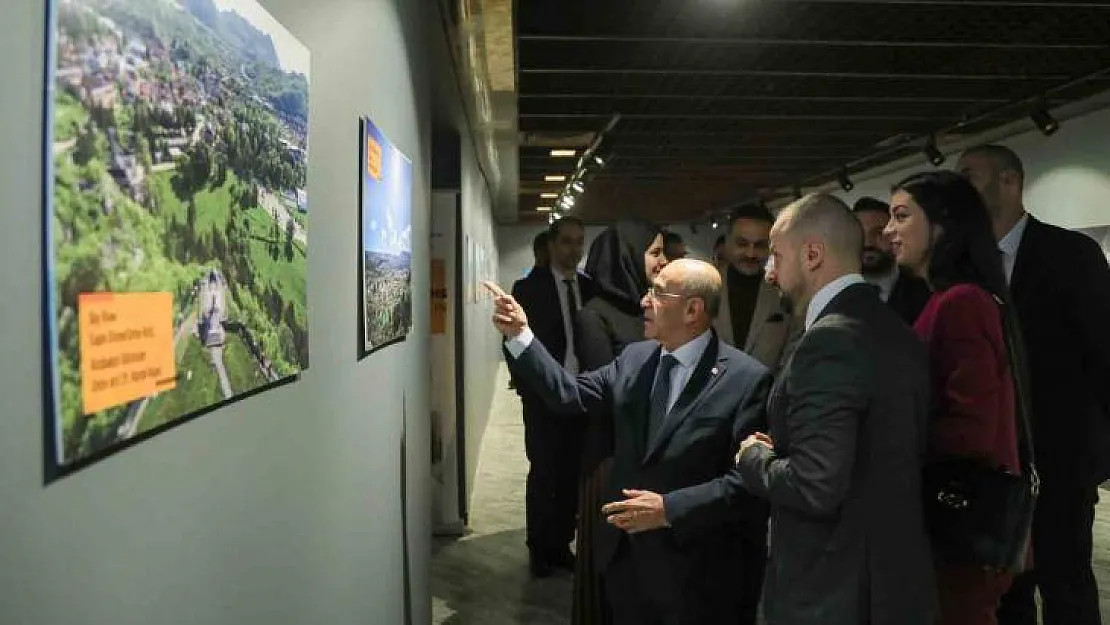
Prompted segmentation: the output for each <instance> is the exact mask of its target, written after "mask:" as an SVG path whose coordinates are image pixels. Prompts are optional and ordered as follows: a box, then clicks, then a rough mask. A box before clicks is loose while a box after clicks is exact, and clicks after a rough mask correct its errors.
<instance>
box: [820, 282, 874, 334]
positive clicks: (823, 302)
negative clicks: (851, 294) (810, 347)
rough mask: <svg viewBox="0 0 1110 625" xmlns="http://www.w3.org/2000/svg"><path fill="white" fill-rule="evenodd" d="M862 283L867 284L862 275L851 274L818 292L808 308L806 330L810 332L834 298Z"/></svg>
mask: <svg viewBox="0 0 1110 625" xmlns="http://www.w3.org/2000/svg"><path fill="white" fill-rule="evenodd" d="M861 282H866V280H864V279H863V276H862V275H860V274H858V273H849V274H846V275H843V276H840V277H839V278H837V279H836V280H833V281H832V282H830V283H828V284H826V285H825V286H823V287H821V290H820V291H817V294H816V295H814V296H813V299H812V300H810V301H809V307H808V308H806V330H807V331H808V330H809V327H810V326H812V325H813V322H814V321H817V316H818V315H820V314H821V313H822V311H824V310H825V307H826V306H828V305H829V302H831V301H832V300H833V298H834V297H836V296H837V295H840V292H841V291H843V290H844V289H846V288H848V287H850V286H852V285H853V284H859V283H861Z"/></svg>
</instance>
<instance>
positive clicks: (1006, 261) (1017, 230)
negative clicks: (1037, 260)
mask: <svg viewBox="0 0 1110 625" xmlns="http://www.w3.org/2000/svg"><path fill="white" fill-rule="evenodd" d="M1028 223H1029V213H1025V214H1024V215H1022V216H1021V219H1019V220H1018V222H1017V223H1016V224H1014V227H1013V228H1010V231H1009V232H1007V233H1006V236H1004V237H1002V238H1001V239H999V240H998V249H1000V250H1002V264H1003V267H1004V268H1005V269H1006V284H1009V283H1010V276H1012V275H1014V261H1016V260H1017V253H1018V246H1020V245H1021V237H1022V235H1024V234H1025V226H1026V225H1028Z"/></svg>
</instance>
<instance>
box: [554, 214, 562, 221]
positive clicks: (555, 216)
mask: <svg viewBox="0 0 1110 625" xmlns="http://www.w3.org/2000/svg"><path fill="white" fill-rule="evenodd" d="M562 218H563V216H562V215H560V214H559V213H551V221H557V220H559V219H562Z"/></svg>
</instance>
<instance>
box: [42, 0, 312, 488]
mask: <svg viewBox="0 0 1110 625" xmlns="http://www.w3.org/2000/svg"><path fill="white" fill-rule="evenodd" d="M48 10H49V11H50V13H49V20H48V24H49V26H48V37H47V56H48V63H47V72H48V76H47V90H46V98H47V101H46V110H47V118H46V119H47V128H46V131H45V135H46V154H45V158H46V202H45V205H46V215H45V244H46V282H45V284H46V294H45V297H46V305H47V311H48V312H47V315H46V325H47V327H46V332H45V335H46V342H47V351H46V358H47V359H48V362H47V363H46V370H47V372H48V376H49V378H50V380H49V384H48V386H47V388H48V389H49V390H48V392H47V402H46V403H47V410H46V421H47V429H48V435H47V437H46V441H47V443H46V445H47V449H46V453H47V471H48V476H47V477H48V479H49V478H52V477H56V476H57V475H59V474H63V473H66V472H68V471H70V470H73V469H75V468H77V467H79V466H82V465H84V464H87V463H88V462H90V461H92V460H95V459H97V458H99V457H102V456H104V455H107V454H108V453H111V452H112V451H115V450H118V449H120V448H122V447H124V446H125V445H126V444H127V443H129V442H134V441H136V440H141V439H143V438H146V437H147V436H149V435H151V434H153V433H155V432H158V431H161V430H164V429H166V428H168V427H170V426H172V425H175V424H178V423H181V422H183V421H184V420H186V419H187V418H189V417H193V416H197V415H199V414H202V413H205V412H209V411H211V410H212V409H214V408H216V407H219V406H221V405H223V404H225V403H227V402H229V401H233V400H235V399H239V398H242V397H245V396H247V395H250V394H254V393H256V392H258V391H260V390H262V389H266V388H269V387H271V386H274V385H277V384H279V383H282V382H285V381H288V380H291V379H293V378H294V377H295V376H296V375H297V374H298V373H299V372H300V371H302V370H304V369H305V368H306V367H307V366H308V305H307V304H308V302H307V298H306V284H305V281H306V269H307V262H306V254H307V243H308V201H307V195H306V193H305V176H306V171H307V158H308V80H309V78H308V77H309V52H308V49H307V48H305V47H304V46H303V45H301V44H300V43H299V42H298V41H297V40H296V39H294V38H293V36H292V35H291V34H290V33H289V32H288V31H286V30H285V29H284V28H283V27H282V26H281V25H280V24H279V23H278V22H277V21H276V20H275V19H274V18H273V17H272V16H270V15H269V14H268V13H267V12H266V11H265V10H264V9H263V8H262V7H261V5H259V4H258V3H257V2H255V1H254V0H51V2H50V3H49V9H48Z"/></svg>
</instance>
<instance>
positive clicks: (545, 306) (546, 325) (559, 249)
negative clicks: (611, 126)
mask: <svg viewBox="0 0 1110 625" xmlns="http://www.w3.org/2000/svg"><path fill="white" fill-rule="evenodd" d="M585 237H586V234H585V229H584V228H583V226H582V222H581V220H579V219H576V218H574V217H564V218H563V219H560V220H558V221H555V222H554V223H552V224H551V227H550V228H549V229H548V237H547V248H548V262H547V264H546V265H540V264H538V263H537V264H536V266H535V267H534V268H533V269H532V272H531V273H529V274H528V276H527V277H525V278H522V279H520V280H517V281H516V283H515V284H513V297H515V298H516V300H517V301H518V302H520V305H521V306H523V307H524V310H525V311H526V312H527V314H528V318H529V319H530V320H532V328H533V330H534V332H535V336H536V339H537V340H538V341H539V342H540V343H542V344H543V346H544V347H545V348H547V350H548V352H549V353H551V354H552V355H553V356H554V357H555V359H556V360H557V361H558V362H559V364H561V365H563V366H564V367H566V368H567V369H568V370H570V371H573V372H577V371H578V359H577V356H576V354H575V353H574V316H575V314H576V313H577V312H578V310H579V309H581V308H582V305H583V304H585V303H586V302H587V301H588V300H589V299H590V298H591V297H593V294H594V288H593V282H592V281H591V280H590V279H589V278H588V277H587V276H586V275H585V274H583V273H581V272H580V271H578V263H579V262H580V261H581V260H582V250H583V247H584V245H585ZM513 382H514V386H515V387H516V391H517V394H518V395H520V401H521V404H522V408H523V411H524V447H525V453H526V454H527V455H528V463H529V469H528V483H527V486H526V492H525V508H526V518H527V535H528V536H527V542H528V553H529V565H530V567H531V570H532V574H533V575H535V576H536V577H547V576H548V575H551V573H552V571H553V569H554V568H555V567H561V568H565V569H569V570H574V556H573V555H572V554H571V552H570V542H571V541H572V540H574V520H575V515H576V514H577V512H578V474H579V469H580V467H581V464H582V446H583V444H584V439H585V435H586V429H585V428H586V422H585V416H581V415H580V416H579V418H577V419H553V418H551V415H550V410H548V409H547V407H546V406H545V405H544V403H543V401H542V400H541V399H540V396H539V394H538V392H537V391H536V389H534V388H532V387H531V386H530V385H529V384H528V382H527V381H522V380H520V379H518V378H517V376H515V375H514V376H513Z"/></svg>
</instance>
